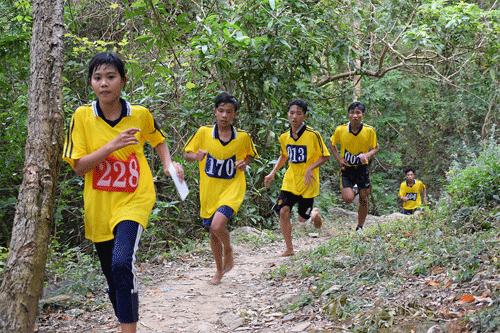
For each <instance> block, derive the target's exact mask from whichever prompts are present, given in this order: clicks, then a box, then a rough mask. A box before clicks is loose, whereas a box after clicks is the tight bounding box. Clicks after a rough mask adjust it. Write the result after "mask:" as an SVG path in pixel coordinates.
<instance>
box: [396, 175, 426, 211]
mask: <svg viewBox="0 0 500 333" xmlns="http://www.w3.org/2000/svg"><path fill="white" fill-rule="evenodd" d="M405 177H406V180H405V181H404V182H402V183H401V186H400V187H399V194H398V198H399V199H400V200H401V201H403V202H404V204H403V212H402V213H403V214H404V215H413V214H415V216H416V215H418V214H419V213H420V210H421V208H420V205H421V204H422V198H421V197H420V192H423V193H424V203H425V204H427V189H426V188H425V185H424V183H422V181H420V180H418V179H415V170H414V169H413V168H408V169H406V170H405Z"/></svg>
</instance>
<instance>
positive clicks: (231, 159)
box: [184, 124, 259, 219]
mask: <svg viewBox="0 0 500 333" xmlns="http://www.w3.org/2000/svg"><path fill="white" fill-rule="evenodd" d="M231 128H232V131H233V133H232V137H231V140H230V141H229V142H226V143H223V142H221V140H220V139H219V131H218V127H217V124H215V125H209V126H202V127H200V128H199V129H198V131H197V132H196V133H195V134H194V135H193V136H192V137H191V138H190V139H189V140H188V142H187V143H186V145H185V146H184V151H185V152H192V153H196V152H197V151H198V150H199V149H202V150H206V151H207V152H208V153H207V155H206V156H205V158H204V159H203V160H202V161H200V162H199V169H200V203H201V209H200V216H201V217H202V218H206V219H208V218H211V217H212V215H213V214H214V213H215V211H216V210H217V208H219V207H221V206H229V207H231V208H232V209H233V210H234V213H235V214H236V212H237V211H238V209H239V208H240V206H241V204H242V202H243V199H244V197H245V191H246V181H245V172H243V171H241V170H239V169H237V168H236V167H235V166H234V165H235V163H236V161H241V160H244V159H245V158H246V157H247V156H252V157H254V158H258V157H259V155H258V154H257V150H256V149H255V146H254V144H253V141H252V139H251V138H250V136H249V135H248V133H247V132H245V131H242V130H237V129H236V128H234V127H233V126H231Z"/></svg>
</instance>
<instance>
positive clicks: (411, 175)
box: [406, 171, 415, 183]
mask: <svg viewBox="0 0 500 333" xmlns="http://www.w3.org/2000/svg"><path fill="white" fill-rule="evenodd" d="M414 179H415V174H414V173H413V171H408V172H407V173H406V180H408V181H409V182H410V183H412V182H413V180H414Z"/></svg>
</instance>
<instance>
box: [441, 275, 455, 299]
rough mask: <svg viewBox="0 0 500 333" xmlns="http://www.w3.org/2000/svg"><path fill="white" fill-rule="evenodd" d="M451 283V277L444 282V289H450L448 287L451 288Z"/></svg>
mask: <svg viewBox="0 0 500 333" xmlns="http://www.w3.org/2000/svg"><path fill="white" fill-rule="evenodd" d="M451 284H452V282H451V280H449V279H448V280H446V282H445V283H444V285H443V289H448V288H450V287H451ZM453 297H455V295H453Z"/></svg>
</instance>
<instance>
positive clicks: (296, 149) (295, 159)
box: [286, 145, 307, 163]
mask: <svg viewBox="0 0 500 333" xmlns="http://www.w3.org/2000/svg"><path fill="white" fill-rule="evenodd" d="M286 153H287V155H288V162H290V163H305V162H306V161H307V146H298V145H286Z"/></svg>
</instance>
